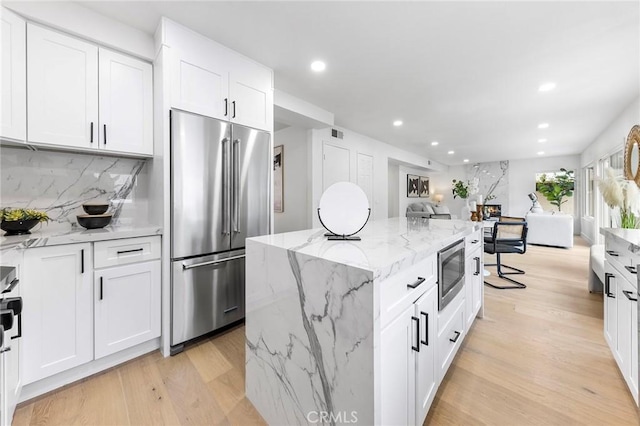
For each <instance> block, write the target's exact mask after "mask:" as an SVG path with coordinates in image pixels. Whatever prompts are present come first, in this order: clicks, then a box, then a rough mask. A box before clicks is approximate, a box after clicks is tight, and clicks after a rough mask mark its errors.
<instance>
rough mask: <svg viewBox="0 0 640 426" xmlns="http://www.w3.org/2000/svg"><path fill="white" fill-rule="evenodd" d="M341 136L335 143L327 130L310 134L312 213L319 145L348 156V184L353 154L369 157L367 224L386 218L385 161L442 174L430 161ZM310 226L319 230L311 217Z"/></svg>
mask: <svg viewBox="0 0 640 426" xmlns="http://www.w3.org/2000/svg"><path fill="white" fill-rule="evenodd" d="M333 128H337V129H338V130H340V131H342V132H344V139H338V138H334V137H332V136H331V128H330V127H328V128H325V129H317V130H312V131H311V157H312V163H311V167H312V185H313V187H312V191H311V202H312V208H311V210H312V211H315V209H316V208H317V207H318V203H319V201H320V197H321V196H322V191H323V188H322V158H323V157H322V152H323V144H324V142H327V143H329V144H332V145H335V146H339V147H342V148H345V149H348V150H349V153H350V169H351V181H352V182H354V183H355V181H356V176H357V173H356V170H357V168H356V167H357V166H356V161H357V154H358V153H363V154H367V155H371V156H373V202H372V203H371V206H372V210H373V212H372V215H371V220H378V219H386V218H387V217H388V214H389V203H388V195H389V194H388V192H389V189H388V188H389V181H388V173H389V159H393V160H395V161H396V162H399V163H403V164H414V165H415V166H417V167H421V168H424V169H433V170H446V169H447V167H446V166H444V165H442V164H440V163H437V162H435V161H430V160H428V159H427V158H425V157H422V156H419V155H416V154H415V153H412V152H408V151H405V150H402V149H400V148H397V147H394V146H391V145H388V144H386V143H384V142H380V141H377V140H375V139H371V138H369V137H366V136H363V135H361V134H358V133H355V132H352V131H350V130H346V129H342V128H338V127H333ZM403 214H404V213H403ZM312 223H313V226H314V227H318V226H320V222H319V221H318V218H317V217H315V215H312Z"/></svg>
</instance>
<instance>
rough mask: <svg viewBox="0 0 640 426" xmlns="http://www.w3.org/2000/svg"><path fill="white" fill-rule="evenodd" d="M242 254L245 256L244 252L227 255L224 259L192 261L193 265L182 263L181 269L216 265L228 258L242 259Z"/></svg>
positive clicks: (226, 260) (228, 259)
mask: <svg viewBox="0 0 640 426" xmlns="http://www.w3.org/2000/svg"><path fill="white" fill-rule="evenodd" d="M244 256H245V255H244V254H241V255H239V256H231V257H227V258H224V259H218V260H210V261H209V262H202V263H194V264H193V265H185V264H184V263H183V264H182V269H184V270H187V269H193V268H200V267H203V266H211V265H218V264H220V263H224V262H228V261H230V260H237V259H242V258H243V257H244Z"/></svg>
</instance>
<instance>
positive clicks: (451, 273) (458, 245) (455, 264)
mask: <svg viewBox="0 0 640 426" xmlns="http://www.w3.org/2000/svg"><path fill="white" fill-rule="evenodd" d="M464 269H465V268H464V240H459V241H456V242H455V243H453V244H451V245H450V246H447V247H445V248H444V249H442V250H440V251H439V252H438V310H439V311H441V310H442V309H444V308H445V306H447V304H449V302H451V301H452V300H453V298H454V297H456V295H457V294H458V293H459V292H460V290H461V289H462V287H464Z"/></svg>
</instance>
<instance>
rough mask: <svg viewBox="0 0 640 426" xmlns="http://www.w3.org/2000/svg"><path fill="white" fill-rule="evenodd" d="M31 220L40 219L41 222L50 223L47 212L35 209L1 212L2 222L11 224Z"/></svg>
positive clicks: (6, 209)
mask: <svg viewBox="0 0 640 426" xmlns="http://www.w3.org/2000/svg"><path fill="white" fill-rule="evenodd" d="M30 219H38V220H39V221H40V222H48V221H49V216H48V215H47V214H46V213H45V212H41V211H38V210H34V209H12V208H4V209H2V210H0V220H2V221H7V222H10V221H17V220H30Z"/></svg>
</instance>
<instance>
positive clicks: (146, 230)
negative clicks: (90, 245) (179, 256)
mask: <svg viewBox="0 0 640 426" xmlns="http://www.w3.org/2000/svg"><path fill="white" fill-rule="evenodd" d="M150 235H162V228H161V227H159V226H153V225H146V226H135V227H134V226H106V227H104V228H101V229H84V228H81V227H77V228H70V229H55V230H48V229H47V226H46V225H43V226H42V227H41V228H40V229H39V230H37V231H31V234H26V235H13V236H0V250H2V251H5V250H12V249H26V248H30V247H44V246H56V245H62V244H73V243H86V242H93V241H106V240H116V239H119V238H133V237H146V236H150Z"/></svg>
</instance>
